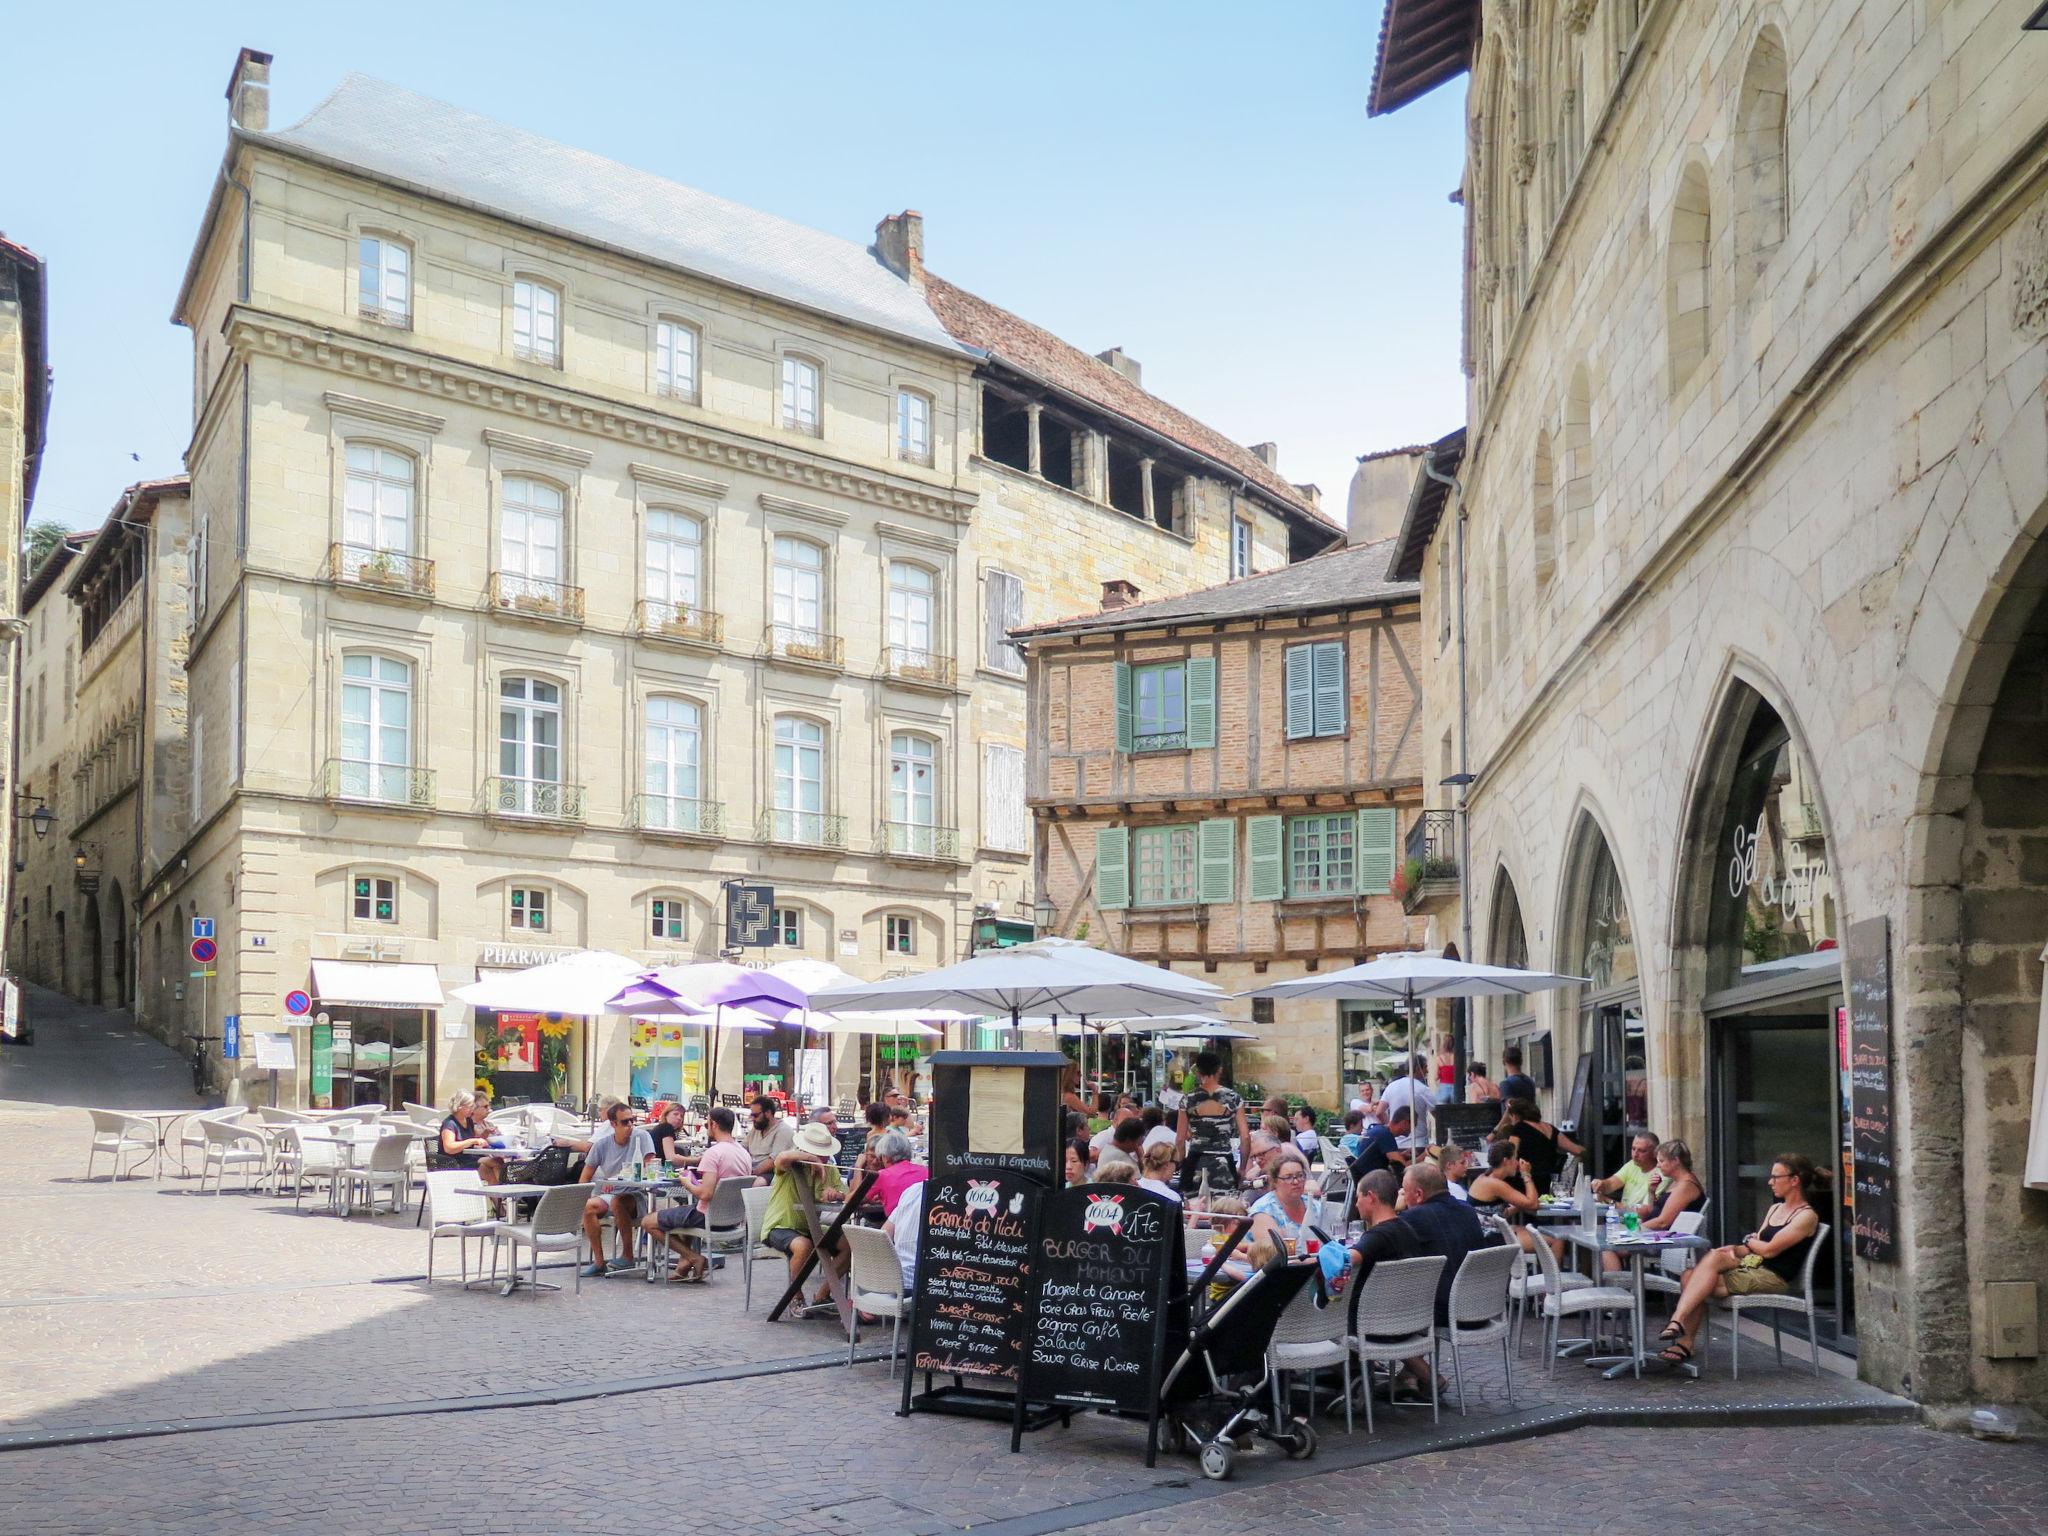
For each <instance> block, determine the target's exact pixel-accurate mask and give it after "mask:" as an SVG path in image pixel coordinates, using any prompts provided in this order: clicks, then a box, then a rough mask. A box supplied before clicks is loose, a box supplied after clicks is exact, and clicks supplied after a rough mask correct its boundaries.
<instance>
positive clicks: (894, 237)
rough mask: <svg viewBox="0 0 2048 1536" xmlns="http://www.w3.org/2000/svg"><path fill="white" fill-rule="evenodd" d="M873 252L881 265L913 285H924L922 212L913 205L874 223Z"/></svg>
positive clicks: (914, 286) (920, 286)
mask: <svg viewBox="0 0 2048 1536" xmlns="http://www.w3.org/2000/svg"><path fill="white" fill-rule="evenodd" d="M875 255H876V257H878V258H879V259H880V261H881V263H882V265H883V266H885V267H887V268H888V269H889V270H890V271H891V272H894V273H895V274H896V275H897V276H898V277H900V278H904V279H905V280H907V281H908V282H909V283H910V285H911V286H912V287H913V288H922V287H923V286H924V215H923V214H921V213H919V212H918V211H917V210H916V209H914V208H906V209H904V210H903V211H902V212H901V213H892V214H890V215H889V217H888V218H886V219H884V220H882V222H881V223H879V224H877V225H876V226H875Z"/></svg>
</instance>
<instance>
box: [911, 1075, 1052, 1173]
mask: <svg viewBox="0 0 2048 1536" xmlns="http://www.w3.org/2000/svg"><path fill="white" fill-rule="evenodd" d="M1066 1065H1067V1058H1066V1057H1065V1056H1064V1055H1062V1054H1061V1053H1060V1052H1058V1051H939V1052H937V1053H935V1054H934V1055H933V1056H932V1120H931V1129H932V1135H931V1145H932V1172H933V1173H934V1174H937V1173H942V1172H944V1173H956V1172H958V1173H970V1174H973V1175H975V1176H976V1177H981V1176H983V1175H986V1174H989V1173H992V1172H995V1171H997V1170H1008V1171H1010V1172H1012V1173H1023V1174H1029V1175H1030V1176H1031V1177H1033V1178H1035V1179H1036V1180H1037V1181H1038V1182H1039V1183H1040V1184H1043V1185H1045V1186H1047V1187H1051V1186H1052V1185H1055V1184H1057V1183H1059V1181H1060V1171H1061V1168H1062V1166H1063V1165H1062V1161H1061V1152H1060V1074H1061V1073H1062V1072H1063V1071H1065V1070H1066Z"/></svg>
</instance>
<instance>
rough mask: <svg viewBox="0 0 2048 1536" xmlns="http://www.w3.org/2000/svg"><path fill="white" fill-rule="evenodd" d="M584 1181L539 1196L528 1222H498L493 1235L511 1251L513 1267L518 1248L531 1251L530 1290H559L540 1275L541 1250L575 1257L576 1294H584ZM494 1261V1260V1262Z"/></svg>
mask: <svg viewBox="0 0 2048 1536" xmlns="http://www.w3.org/2000/svg"><path fill="white" fill-rule="evenodd" d="M589 1199H590V1186H589V1185H587V1184H560V1185H557V1186H556V1187H555V1188H553V1189H551V1190H549V1191H548V1192H547V1193H546V1194H544V1195H542V1196H541V1197H540V1202H539V1204H537V1205H536V1206H534V1208H533V1219H532V1220H531V1221H525V1222H516V1221H507V1222H500V1223H499V1224H498V1229H497V1231H496V1233H494V1234H493V1235H494V1236H495V1237H496V1238H497V1240H498V1241H499V1242H500V1243H502V1244H505V1245H507V1246H509V1247H510V1248H511V1250H512V1270H513V1273H514V1274H517V1273H518V1270H519V1250H520V1249H522V1248H524V1249H526V1250H527V1251H528V1252H529V1253H531V1254H532V1256H533V1257H532V1260H531V1263H530V1265H529V1267H528V1271H527V1273H528V1276H529V1278H528V1279H527V1281H526V1284H527V1285H528V1286H529V1287H530V1288H531V1289H533V1290H536V1291H540V1290H550V1291H559V1290H560V1289H561V1287H560V1286H559V1285H544V1284H543V1283H542V1281H541V1278H540V1256H541V1255H542V1254H543V1253H566V1254H568V1255H570V1257H571V1258H573V1259H574V1260H575V1263H574V1265H573V1266H572V1267H573V1268H574V1269H575V1271H576V1293H577V1294H578V1295H579V1296H580V1295H581V1294H582V1293H583V1207H584V1206H585V1204H587V1203H588V1202H589ZM494 1262H495V1261H494Z"/></svg>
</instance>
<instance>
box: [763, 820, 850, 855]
mask: <svg viewBox="0 0 2048 1536" xmlns="http://www.w3.org/2000/svg"><path fill="white" fill-rule="evenodd" d="M754 841H755V842H757V843H774V844H776V845H777V846H779V847H784V848H821V849H829V850H831V851H833V852H835V853H841V852H844V851H845V850H846V818H845V817H844V816H831V815H827V814H826V813H825V812H823V811H763V812H762V813H761V814H760V816H759V817H758V818H756V820H755V822H754Z"/></svg>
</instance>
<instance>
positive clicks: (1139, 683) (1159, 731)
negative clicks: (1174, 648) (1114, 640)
mask: <svg viewBox="0 0 2048 1536" xmlns="http://www.w3.org/2000/svg"><path fill="white" fill-rule="evenodd" d="M1132 670H1133V681H1134V682H1135V684H1136V694H1137V716H1136V720H1135V722H1134V725H1133V741H1132V747H1133V750H1135V751H1139V752H1143V751H1145V750H1147V749H1148V748H1154V749H1156V748H1160V747H1182V746H1186V745H1187V730H1188V693H1187V668H1186V667H1184V666H1182V665H1181V664H1180V663H1179V662H1177V661H1176V662H1170V663H1168V664H1166V665H1164V666H1156V667H1136V668H1133V669H1132Z"/></svg>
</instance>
